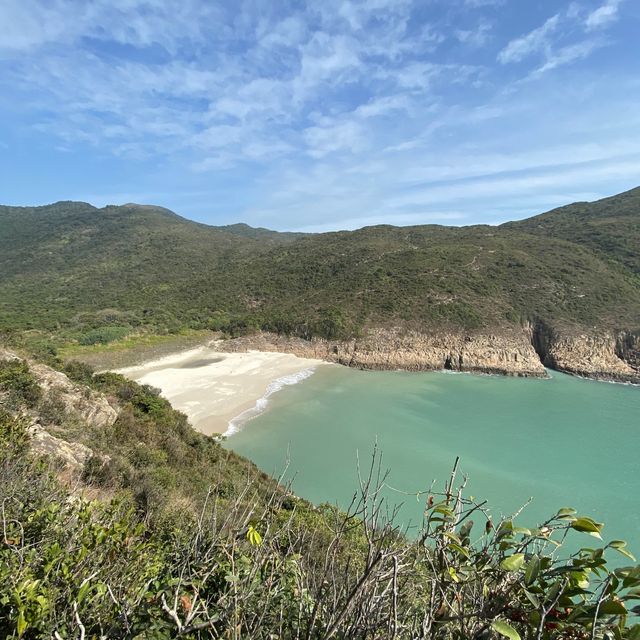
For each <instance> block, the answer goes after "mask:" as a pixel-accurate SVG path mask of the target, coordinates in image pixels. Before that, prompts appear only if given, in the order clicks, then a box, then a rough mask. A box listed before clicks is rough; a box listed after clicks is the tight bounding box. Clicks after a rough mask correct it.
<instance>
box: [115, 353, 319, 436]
mask: <svg viewBox="0 0 640 640" xmlns="http://www.w3.org/2000/svg"><path fill="white" fill-rule="evenodd" d="M320 365H325V366H326V365H327V363H325V362H323V361H322V360H311V359H306V358H298V357H297V356H294V355H291V354H287V353H264V352H260V351H249V352H247V353H223V352H220V351H216V350H215V349H213V348H211V347H199V348H197V349H191V350H189V351H184V352H181V353H177V354H173V355H170V356H167V357H164V358H161V359H160V360H155V361H152V362H147V363H144V364H141V365H137V366H133V367H127V368H125V369H119V370H118V371H117V373H121V374H123V375H125V376H126V377H128V378H131V379H132V380H135V381H136V382H139V383H141V384H148V385H151V386H152V387H156V388H158V389H160V390H161V392H162V395H163V397H165V398H167V400H169V401H170V402H171V404H172V405H173V406H174V407H175V408H176V409H179V410H180V411H182V412H184V413H185V414H186V415H187V416H188V417H189V420H190V422H191V424H192V425H193V427H194V428H195V429H197V430H198V431H201V432H202V433H206V434H207V435H213V434H219V433H226V434H227V435H230V434H232V433H233V432H234V431H235V430H236V429H237V428H238V425H239V424H241V423H242V422H244V421H246V420H248V419H250V418H251V417H253V416H254V415H257V414H258V413H259V412H260V411H262V410H263V409H264V408H265V406H266V404H267V397H268V396H269V395H271V394H272V393H274V392H276V391H278V390H279V389H281V388H282V387H283V386H286V385H288V384H295V383H296V382H299V381H300V380H303V379H304V378H306V377H308V376H310V375H311V374H312V373H313V371H314V370H315V368H316V367H318V366H320Z"/></svg>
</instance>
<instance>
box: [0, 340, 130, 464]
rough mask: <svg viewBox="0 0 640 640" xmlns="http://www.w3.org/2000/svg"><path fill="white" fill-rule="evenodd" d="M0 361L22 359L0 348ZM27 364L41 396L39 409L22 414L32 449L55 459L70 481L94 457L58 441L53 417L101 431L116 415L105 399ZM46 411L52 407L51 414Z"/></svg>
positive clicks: (78, 445)
mask: <svg viewBox="0 0 640 640" xmlns="http://www.w3.org/2000/svg"><path fill="white" fill-rule="evenodd" d="M0 360H22V358H20V357H19V356H18V355H17V354H16V353H14V352H12V351H9V350H7V349H3V348H0ZM27 362H28V364H29V371H30V372H31V374H32V375H33V377H34V379H35V380H36V382H37V384H38V386H39V388H40V391H41V393H42V400H41V401H40V403H39V404H38V406H37V407H32V408H31V409H28V410H26V411H25V413H26V416H27V417H28V418H29V420H30V422H31V426H30V427H29V433H30V435H31V447H32V449H33V450H34V451H35V452H36V453H39V454H41V455H48V456H52V457H53V458H54V459H56V460H57V461H58V462H59V463H60V465H61V466H62V467H63V468H64V470H65V471H67V472H70V474H71V476H70V477H73V476H77V475H78V474H79V473H81V472H82V470H83V468H84V465H85V463H86V462H87V460H88V459H89V458H91V457H92V456H93V451H92V449H91V448H89V447H88V446H86V445H83V444H81V443H79V442H73V441H69V440H67V439H65V438H63V437H61V436H64V435H65V433H64V431H63V430H61V429H60V425H59V423H58V422H59V421H58V420H57V419H56V417H58V416H59V417H64V419H65V421H70V422H71V423H73V424H76V425H78V426H79V428H83V427H84V428H87V427H95V428H98V429H104V428H108V427H111V426H112V425H113V423H114V422H115V421H116V420H117V418H118V412H117V410H116V409H115V408H114V407H112V406H111V404H109V402H108V400H107V398H106V397H105V396H104V395H102V394H100V393H97V392H95V391H92V390H91V389H89V388H88V387H85V386H82V385H78V384H75V383H73V382H72V381H71V380H70V379H69V378H68V377H67V376H66V375H65V374H64V373H61V372H60V371H56V370H55V369H52V368H51V367H48V366H46V365H44V364H40V363H36V362H33V361H31V360H27ZM1 404H2V397H1V396H0V405H1ZM47 407H53V410H52V409H51V408H48V409H47ZM44 414H47V415H46V416H45V415H44ZM102 457H103V458H104V456H102Z"/></svg>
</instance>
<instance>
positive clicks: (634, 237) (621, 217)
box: [504, 187, 640, 273]
mask: <svg viewBox="0 0 640 640" xmlns="http://www.w3.org/2000/svg"><path fill="white" fill-rule="evenodd" d="M504 226H505V227H511V228H513V229H519V230H522V231H527V232H528V233H535V234H537V235H541V236H544V237H549V236H552V237H554V238H564V239H565V240H569V241H571V242H575V243H577V244H581V245H583V246H585V247H589V248H591V249H594V250H596V251H597V252H598V253H600V254H602V255H604V256H606V257H607V258H609V259H614V260H617V261H619V262H620V263H621V264H623V265H625V266H626V267H627V268H629V269H631V270H632V271H634V272H635V273H640V187H637V188H636V189H631V190H630V191H626V192H625V193H621V194H619V195H616V196H612V197H610V198H604V199H603V200H598V201H597V202H576V203H574V204H570V205H568V206H566V207H560V208H559V209H554V210H553V211H549V212H548V213H543V214H542V215H539V216H535V217H533V218H529V219H528V220H523V221H522V222H511V223H508V224H507V225H504Z"/></svg>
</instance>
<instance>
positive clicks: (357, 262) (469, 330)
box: [0, 189, 640, 371]
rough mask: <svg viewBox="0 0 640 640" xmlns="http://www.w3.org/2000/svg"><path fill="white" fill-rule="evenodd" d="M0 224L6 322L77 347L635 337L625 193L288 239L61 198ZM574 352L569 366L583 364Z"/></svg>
mask: <svg viewBox="0 0 640 640" xmlns="http://www.w3.org/2000/svg"><path fill="white" fill-rule="evenodd" d="M43 214H44V215H43ZM0 231H1V232H2V233H0V296H1V297H2V300H3V305H2V306H1V307H0V328H4V330H5V331H6V330H13V331H16V330H18V331H24V330H38V331H45V332H50V333H53V334H55V335H58V336H63V337H64V339H65V340H72V341H73V340H80V341H81V342H82V341H84V340H88V339H89V338H88V337H87V335H88V334H89V335H91V336H94V335H96V333H95V332H96V331H98V332H99V331H100V330H101V328H104V327H107V329H108V331H107V332H106V333H105V334H104V335H115V334H116V333H117V331H115V329H113V327H114V326H115V327H117V328H118V331H120V332H121V333H122V332H125V331H127V330H128V331H134V330H135V331H139V330H141V329H143V330H146V331H151V332H154V331H160V332H166V331H170V332H175V331H179V330H180V329H182V328H192V329H202V328H206V329H213V330H222V331H224V332H226V333H227V334H229V335H232V336H241V335H245V334H252V333H255V332H256V331H259V330H262V331H267V332H271V333H275V334H280V335H285V336H291V337H300V338H303V339H306V340H309V339H311V338H314V337H315V338H323V339H327V340H339V341H348V340H350V339H352V338H358V337H361V338H364V337H366V336H367V335H368V334H370V332H371V331H374V330H378V329H380V330H385V331H387V332H391V333H393V332H395V331H397V330H400V331H405V332H417V333H420V334H430V333H435V334H447V335H448V334H451V335H454V334H455V335H460V336H464V335H478V336H487V335H498V334H505V335H507V334H514V332H515V333H522V332H525V333H526V332H530V329H528V327H534V328H535V327H544V331H545V332H546V333H548V334H550V335H554V336H559V338H558V339H559V340H560V336H580V335H585V336H600V337H602V336H605V335H606V336H609V338H607V340H609V341H610V342H611V341H612V342H611V344H613V345H614V346H613V347H611V348H612V349H614V351H615V349H618V351H620V352H621V353H622V351H621V349H622V347H620V348H618V347H616V346H615V345H617V344H618V342H620V344H624V345H626V344H631V345H632V347H631V352H634V349H635V347H634V346H633V345H635V344H636V343H635V337H634V336H636V334H637V333H639V332H640V189H632V190H630V191H628V192H625V193H623V194H619V195H618V196H612V197H610V198H605V199H603V200H600V201H595V202H593V203H574V204H572V205H567V206H566V207H561V208H559V209H556V210H552V211H551V212H547V213H545V214H541V215H540V216H534V217H533V218H529V219H526V220H521V221H516V222H510V223H504V224H502V225H498V226H491V225H473V226H467V227H448V226H440V225H413V226H408V227H394V226H391V225H375V226H371V227H364V228H362V229H357V230H354V231H335V232H328V233H316V234H289V233H281V232H276V231H271V230H268V229H260V228H258V229H255V228H252V227H249V226H248V225H244V224H242V223H238V224H237V225H226V226H221V227H215V226H210V225H205V224H202V223H197V222H193V221H190V220H188V219H186V218H183V217H181V216H179V215H178V214H175V213H173V212H171V211H169V210H166V209H164V208H161V207H156V206H154V205H135V204H128V205H120V206H115V205H111V206H107V207H104V208H102V209H96V208H95V207H93V206H92V205H90V204H88V203H69V202H64V201H63V202H59V203H55V204H53V205H50V206H49V207H36V208H33V207H32V208H30V207H23V208H15V207H0ZM107 311H108V312H107ZM114 331H115V333H114ZM391 333H390V334H389V335H391ZM546 333H545V335H546ZM622 335H624V336H631V337H630V338H628V337H624V338H620V337H619V336H622ZM386 349H387V348H386V347H385V348H384V349H383V350H382V351H383V352H386ZM607 349H609V347H607ZM571 351H572V349H569V352H571ZM624 351H625V353H627V351H628V349H627V347H625V349H624ZM576 353H577V351H576ZM581 354H582V355H580V358H579V360H580V362H581V363H582V364H580V366H578V364H576V366H575V367H574V368H575V369H576V371H585V370H588V369H589V367H588V366H587V365H586V364H585V363H587V364H588V360H589V356H588V355H585V353H584V350H583V351H581ZM594 357H595V356H594ZM626 357H627V356H625V358H626ZM630 357H631V361H633V362H635V361H636V360H635V358H636V356H635V355H633V353H632V355H631V356H630ZM570 360H571V359H570V358H569V364H568V365H566V366H565V368H570V367H571V362H570ZM563 362H564V360H563Z"/></svg>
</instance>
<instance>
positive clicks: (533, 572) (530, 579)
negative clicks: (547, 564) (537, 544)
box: [524, 556, 540, 586]
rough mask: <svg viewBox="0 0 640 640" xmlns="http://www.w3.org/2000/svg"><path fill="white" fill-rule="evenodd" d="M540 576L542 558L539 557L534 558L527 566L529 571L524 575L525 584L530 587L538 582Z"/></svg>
mask: <svg viewBox="0 0 640 640" xmlns="http://www.w3.org/2000/svg"><path fill="white" fill-rule="evenodd" d="M539 574H540V558H539V557H538V556H532V557H531V560H529V562H528V564H527V569H526V571H525V573H524V583H525V584H526V585H527V586H529V585H531V584H533V583H534V582H535V581H536V578H537V577H538V575H539Z"/></svg>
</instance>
